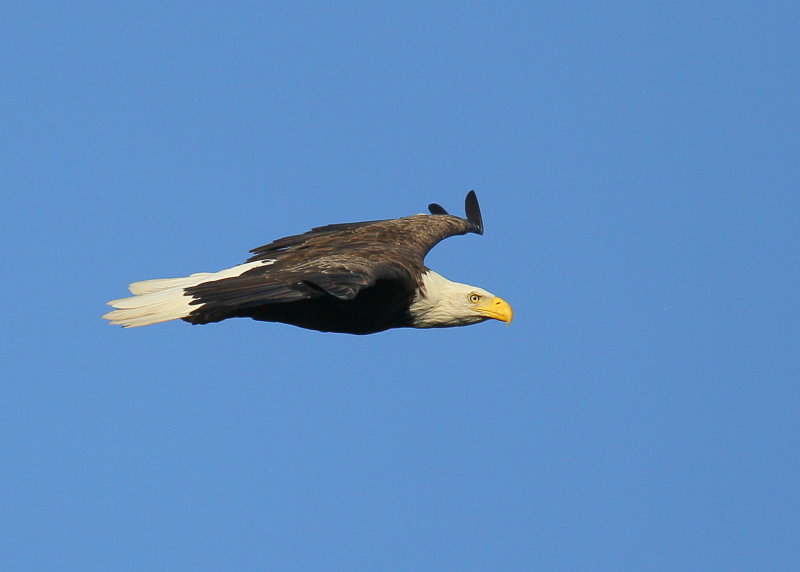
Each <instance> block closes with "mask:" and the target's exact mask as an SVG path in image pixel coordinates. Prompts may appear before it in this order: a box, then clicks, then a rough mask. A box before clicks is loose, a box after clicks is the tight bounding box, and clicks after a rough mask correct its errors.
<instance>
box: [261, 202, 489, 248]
mask: <svg viewBox="0 0 800 572" xmlns="http://www.w3.org/2000/svg"><path fill="white" fill-rule="evenodd" d="M464 202H465V207H466V212H467V218H466V219H463V218H460V217H457V216H452V215H450V214H448V213H447V211H446V210H445V209H444V208H443V207H441V206H440V205H438V204H436V203H432V204H430V205H429V206H428V209H429V210H430V212H431V215H432V216H431V215H414V216H410V217H404V218H399V219H390V220H373V221H366V222H351V223H340V224H330V225H327V226H319V227H316V228H312V229H311V230H309V231H308V232H306V233H303V234H298V235H294V236H287V237H285V238H281V239H278V240H276V241H274V242H271V243H269V244H266V245H264V246H259V247H258V248H254V249H253V250H251V251H250V252H252V253H253V256H251V257H250V258H249V259H248V260H247V261H248V262H254V261H258V260H273V259H276V258H277V259H278V260H281V259H282V258H283V257H284V256H288V257H293V256H294V255H300V253H302V252H305V251H308V250H313V251H319V252H333V251H335V252H350V253H355V252H358V251H360V250H362V249H368V250H370V251H372V250H374V247H379V248H381V249H383V250H384V251H386V252H388V251H392V250H396V249H401V250H403V251H404V252H406V253H408V254H410V253H412V252H413V254H415V255H416V256H417V257H418V258H419V262H420V263H422V260H423V259H424V258H425V255H426V254H427V253H428V251H430V249H431V248H433V247H434V246H436V244H438V243H439V242H441V241H442V240H444V239H445V238H449V237H451V236H456V235H459V234H467V233H470V232H472V233H475V234H483V220H482V218H481V210H480V206H479V205H478V197H477V196H476V195H475V191H470V192H469V193H467V197H466V199H465V201H464Z"/></svg>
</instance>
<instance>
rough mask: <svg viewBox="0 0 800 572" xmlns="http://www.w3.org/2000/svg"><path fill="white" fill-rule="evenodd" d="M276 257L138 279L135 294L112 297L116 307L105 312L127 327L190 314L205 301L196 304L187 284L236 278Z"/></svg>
mask: <svg viewBox="0 0 800 572" xmlns="http://www.w3.org/2000/svg"><path fill="white" fill-rule="evenodd" d="M273 262H275V261H274V260H259V261H257V262H248V263H246V264H240V265H239V266H234V267H233V268H227V269H225V270H220V271H219V272H198V273H196V274H192V275H190V276H184V277H183V278H156V279H153V280H142V281H141V282H134V283H133V284H131V285H130V286H128V289H129V290H130V291H131V293H132V294H134V295H133V296H129V297H128V298H120V299H119V300H111V301H110V302H109V303H108V305H109V306H112V307H113V308H115V309H114V310H112V311H111V312H109V313H108V314H106V315H105V316H103V317H104V318H105V319H106V320H108V321H109V323H111V324H113V325H117V326H123V327H125V328H136V327H138V326H149V325H150V324H160V323H161V322H169V321H170V320H179V319H180V318H185V317H187V316H188V315H189V314H190V313H191V312H193V311H194V310H197V309H198V308H199V307H201V305H198V304H192V303H191V302H192V300H194V298H193V297H192V296H189V295H187V294H186V288H191V287H193V286H198V285H200V284H203V283H204V282H211V281H212V280H222V279H223V278H234V277H236V276H241V275H242V274H244V273H245V272H247V271H248V270H252V269H253V268H258V267H259V266H265V265H267V264H272V263H273Z"/></svg>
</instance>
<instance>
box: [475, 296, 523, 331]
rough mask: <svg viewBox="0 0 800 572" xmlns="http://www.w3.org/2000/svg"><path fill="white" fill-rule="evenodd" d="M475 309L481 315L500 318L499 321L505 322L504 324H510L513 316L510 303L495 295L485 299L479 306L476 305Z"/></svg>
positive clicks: (495, 318)
mask: <svg viewBox="0 0 800 572" xmlns="http://www.w3.org/2000/svg"><path fill="white" fill-rule="evenodd" d="M475 310H476V311H477V312H478V313H479V314H481V315H482V316H486V317H487V318H492V319H494V320H500V321H501V322H505V323H506V325H508V324H510V323H511V319H512V318H513V317H514V311H513V310H512V309H511V305H510V304H509V303H508V302H506V301H505V300H503V299H502V298H498V297H497V296H495V297H494V298H490V299H489V300H486V301H485V302H484V303H482V304H481V305H480V306H477V307H476V308H475Z"/></svg>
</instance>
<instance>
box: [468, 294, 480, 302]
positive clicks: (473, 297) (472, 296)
mask: <svg viewBox="0 0 800 572" xmlns="http://www.w3.org/2000/svg"><path fill="white" fill-rule="evenodd" d="M469 301H470V303H471V304H477V303H478V302H480V301H481V295H480V294H474V293H473V294H470V295H469Z"/></svg>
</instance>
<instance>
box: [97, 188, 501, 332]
mask: <svg viewBox="0 0 800 572" xmlns="http://www.w3.org/2000/svg"><path fill="white" fill-rule="evenodd" d="M465 206H466V214H467V218H466V219H463V218H460V217H457V216H453V215H450V214H448V213H447V211H446V210H444V209H443V208H442V207H441V206H439V205H437V204H435V203H434V204H431V205H429V206H428V209H429V211H430V213H431V214H429V215H428V214H419V215H414V216H409V217H404V218H398V219H392V220H374V221H366V222H353V223H343V224H331V225H328V226H321V227H317V228H313V229H311V230H310V231H308V232H306V233H304V234H299V235H295V236H287V237H285V238H281V239H279V240H276V241H275V242H272V243H270V244H267V245H265V246H260V247H258V248H255V249H253V250H251V251H250V252H251V253H252V254H253V256H251V257H250V258H249V259H248V260H247V261H246V262H245V263H244V264H240V265H238V266H234V267H233V268H228V269H226V270H221V271H219V272H200V273H197V274H192V275H190V276H186V277H183V278H161V279H155V280H144V281H141V282H134V283H133V284H131V285H130V286H129V289H130V291H131V293H132V294H133V296H131V297H128V298H121V299H119V300H112V301H111V302H109V303H108V304H109V305H110V306H113V307H114V308H115V309H114V310H112V311H111V312H109V313H107V314H106V315H105V316H103V317H104V318H105V319H107V320H108V321H109V322H110V323H111V324H118V325H121V326H124V327H136V326H147V325H150V324H158V323H160V322H167V321H170V320H177V319H181V320H184V321H186V322H189V323H191V324H208V323H211V322H219V321H221V320H225V319H227V318H237V317H238V318H244V317H246V318H253V319H254V320H261V321H265V322H283V323H286V324H293V325H295V326H300V327H301V328H309V329H312V330H319V331H323V332H343V333H350V334H372V333H375V332H381V331H383V330H388V329H389V328H402V327H412V328H442V327H449V326H466V325H469V324H475V323H478V322H483V321H484V320H487V319H490V318H492V319H495V320H501V321H503V322H506V323H510V322H511V317H512V312H511V306H509V304H508V303H507V302H505V301H504V300H502V299H501V298H498V297H497V296H495V295H494V294H491V293H490V292H487V291H486V290H484V289H482V288H477V287H475V286H469V285H467V284H460V283H458V282H452V281H450V280H448V279H447V278H445V277H444V276H441V275H440V274H437V273H436V272H434V271H433V270H430V269H429V268H427V267H426V266H425V265H424V263H423V260H424V258H425V255H426V254H427V253H428V251H429V250H430V249H431V248H433V247H434V246H435V245H436V244H437V243H438V242H439V241H441V240H444V239H445V238H448V237H450V236H455V235H459V234H467V233H475V234H483V220H482V218H481V211H480V207H479V206H478V199H477V197H476V196H475V192H474V191H470V192H469V193H468V194H467V198H466V201H465Z"/></svg>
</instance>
